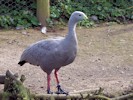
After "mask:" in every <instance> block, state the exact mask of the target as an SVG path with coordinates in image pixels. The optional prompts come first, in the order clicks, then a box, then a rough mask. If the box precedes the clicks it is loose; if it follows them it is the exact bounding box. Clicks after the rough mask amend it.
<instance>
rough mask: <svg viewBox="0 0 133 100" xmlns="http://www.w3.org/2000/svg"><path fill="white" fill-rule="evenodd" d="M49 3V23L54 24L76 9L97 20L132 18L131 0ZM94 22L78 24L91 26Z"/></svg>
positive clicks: (61, 0)
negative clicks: (95, 17)
mask: <svg viewBox="0 0 133 100" xmlns="http://www.w3.org/2000/svg"><path fill="white" fill-rule="evenodd" d="M50 5H51V8H50V9H51V18H50V21H51V23H52V24H51V25H55V24H54V22H55V21H60V20H62V21H63V22H66V21H67V20H68V19H69V17H70V15H71V13H72V12H73V11H76V10H79V11H83V12H84V13H85V14H87V16H88V17H91V16H93V15H95V16H97V18H98V22H104V21H115V22H120V23H123V22H125V21H129V20H132V19H133V12H132V11H133V0H51V2H50ZM94 22H95V21H93V20H88V21H83V22H81V23H79V25H80V26H85V27H88V26H93V25H94ZM56 23H57V22H56ZM57 24H58V23H57Z"/></svg>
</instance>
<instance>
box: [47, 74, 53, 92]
mask: <svg viewBox="0 0 133 100" xmlns="http://www.w3.org/2000/svg"><path fill="white" fill-rule="evenodd" d="M50 79H51V78H50V75H49V74H47V93H48V94H52V92H51V91H50Z"/></svg>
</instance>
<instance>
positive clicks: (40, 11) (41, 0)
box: [37, 0, 50, 26]
mask: <svg viewBox="0 0 133 100" xmlns="http://www.w3.org/2000/svg"><path fill="white" fill-rule="evenodd" d="M49 15H50V4H49V0H37V18H38V20H39V21H40V23H41V25H42V26H46V19H47V18H48V17H49Z"/></svg>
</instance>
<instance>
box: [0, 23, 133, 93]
mask: <svg viewBox="0 0 133 100" xmlns="http://www.w3.org/2000/svg"><path fill="white" fill-rule="evenodd" d="M66 33H67V28H66V29H65V30H58V31H55V32H48V33H47V35H45V34H42V33H40V31H39V30H36V29H28V30H1V31H0V74H5V72H6V70H11V71H12V72H14V73H19V75H22V74H24V75H25V76H26V78H27V79H26V81H25V82H24V84H25V86H26V87H27V88H29V89H30V90H31V91H32V92H33V93H41V94H43V93H46V84H47V81H46V73H44V72H43V71H42V70H41V69H40V68H39V67H38V66H33V65H30V64H25V65H24V66H22V67H20V66H19V65H18V64H17V63H18V61H19V59H20V56H21V54H22V52H23V50H24V49H25V48H26V47H27V46H29V45H30V44H31V43H34V42H36V41H39V40H42V39H45V38H49V37H55V36H65V34H66ZM77 36H78V41H79V49H78V55H77V58H76V60H75V61H74V62H73V63H72V64H70V65H68V66H66V67H63V68H61V69H60V71H59V78H60V81H61V85H62V87H63V88H64V89H65V90H67V91H69V92H73V91H78V90H86V89H88V90H94V89H97V88H99V87H102V88H104V90H105V91H106V92H109V93H114V92H115V93H118V92H120V91H123V90H125V89H127V88H129V87H130V86H132V83H133V24H129V25H105V26H101V27H94V28H88V29H87V28H80V27H78V28H77ZM57 59H58V58H57ZM51 76H52V78H51V81H52V82H51V90H53V91H56V82H55V78H54V75H53V73H52V75H51ZM2 89H3V85H0V90H2Z"/></svg>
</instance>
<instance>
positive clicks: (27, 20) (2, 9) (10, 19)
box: [0, 0, 39, 28]
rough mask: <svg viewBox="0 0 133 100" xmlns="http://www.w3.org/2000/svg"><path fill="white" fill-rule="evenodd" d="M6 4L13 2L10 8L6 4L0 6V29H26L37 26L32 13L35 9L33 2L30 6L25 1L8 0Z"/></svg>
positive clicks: (37, 23)
mask: <svg viewBox="0 0 133 100" xmlns="http://www.w3.org/2000/svg"><path fill="white" fill-rule="evenodd" d="M6 2H7V0H6ZM8 2H9V3H11V2H13V3H11V4H12V5H11V6H10V7H9V6H8V5H7V4H2V6H0V27H2V28H9V27H20V26H21V27H23V28H28V27H34V26H38V25H39V22H38V20H37V18H36V15H35V12H34V10H35V9H36V3H35V2H32V3H30V5H28V4H27V2H26V0H15V1H14V0H8ZM3 3H4V2H3ZM13 4H14V5H13ZM29 8H30V9H29Z"/></svg>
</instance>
